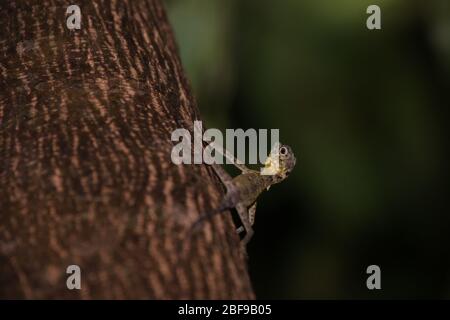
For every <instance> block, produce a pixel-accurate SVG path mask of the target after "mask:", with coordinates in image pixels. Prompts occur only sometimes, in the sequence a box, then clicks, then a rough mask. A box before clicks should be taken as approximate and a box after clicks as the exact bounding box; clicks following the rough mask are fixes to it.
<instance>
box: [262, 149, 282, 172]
mask: <svg viewBox="0 0 450 320" xmlns="http://www.w3.org/2000/svg"><path fill="white" fill-rule="evenodd" d="M264 168H265V169H266V170H267V172H270V173H272V174H273V175H279V174H280V173H282V169H283V168H282V166H281V165H280V159H279V157H278V155H272V154H271V155H269V157H267V159H266V162H265V163H264Z"/></svg>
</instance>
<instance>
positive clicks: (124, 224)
mask: <svg viewBox="0 0 450 320" xmlns="http://www.w3.org/2000/svg"><path fill="white" fill-rule="evenodd" d="M70 4H72V3H68V2H66V1H50V0H40V1H31V0H27V1H17V2H15V1H5V2H2V3H1V4H0V34H1V38H0V50H1V51H0V89H1V90H0V297H1V298H44V299H46V298H74V299H78V298H84V299H89V298H97V299H99V298H100V299H103V298H113V299H117V298H138V299H140V298H144V299H147V298H150V299H190V298H205V299H209V298H214V299H246V298H253V297H254V294H253V291H252V287H251V284H250V280H249V276H248V272H247V265H246V261H245V259H244V258H243V257H242V256H241V254H240V251H239V238H238V236H237V235H236V234H235V232H234V226H233V223H232V220H231V217H230V216H229V215H220V216H216V217H215V218H213V219H212V220H211V223H206V224H205V226H204V227H203V228H202V229H201V230H200V231H199V233H198V236H196V237H194V238H192V239H193V240H192V241H191V242H188V243H187V248H188V251H187V252H188V253H187V255H186V256H183V254H182V252H183V250H180V248H182V247H183V246H184V245H183V244H184V243H185V240H186V239H187V238H186V231H187V230H188V229H189V227H190V225H191V224H192V223H193V222H194V221H195V220H196V219H197V218H198V217H199V216H200V215H201V214H203V213H204V212H207V211H208V210H210V209H211V208H213V207H215V206H216V205H217V204H218V203H219V201H220V199H221V197H222V196H223V188H222V186H221V184H220V182H219V181H218V179H217V177H216V176H215V175H214V173H213V171H212V170H211V168H209V167H208V166H205V165H178V166H177V165H175V164H173V163H172V162H171V158H170V155H171V149H172V146H173V142H171V139H170V138H171V133H172V131H173V130H175V129H176V128H188V129H189V130H191V129H192V124H193V121H194V119H199V113H198V110H197V108H196V106H195V102H194V99H193V97H192V95H191V93H190V90H189V87H188V84H187V81H186V79H185V75H184V71H183V69H182V67H181V63H180V59H179V56H178V53H177V48H176V45H175V41H174V36H173V33H172V30H171V28H170V25H169V23H168V20H167V17H166V14H165V11H164V9H163V6H162V4H161V1H159V0H146V1H144V0H143V1H137V0H120V1H119V0H116V1H109V0H108V1H107V0H105V1H92V0H86V1H82V0H77V1H76V2H75V3H73V4H77V5H78V6H79V7H80V9H81V29H79V30H69V29H68V28H67V26H66V19H67V17H68V16H69V15H68V14H66V9H67V7H68V6H69V5H70ZM69 265H78V266H79V267H80V269H81V289H80V290H77V289H74V290H69V289H68V288H67V286H66V279H67V278H68V277H69V276H70V274H66V269H67V267H68V266H69Z"/></svg>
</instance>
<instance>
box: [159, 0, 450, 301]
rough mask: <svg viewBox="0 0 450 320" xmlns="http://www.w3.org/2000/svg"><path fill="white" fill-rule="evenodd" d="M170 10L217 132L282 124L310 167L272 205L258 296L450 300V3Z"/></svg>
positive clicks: (262, 219)
mask: <svg viewBox="0 0 450 320" xmlns="http://www.w3.org/2000/svg"><path fill="white" fill-rule="evenodd" d="M166 4H167V7H168V11H169V16H170V19H171V22H172V24H173V26H174V29H175V32H176V36H177V41H178V45H179V48H180V51H181V56H182V60H183V64H184V66H185V69H186V71H187V73H188V77H189V79H190V81H191V84H192V87H193V91H194V94H195V96H196V98H197V101H198V105H199V108H200V110H201V114H202V117H203V120H204V122H205V125H206V126H207V127H209V128H212V127H215V128H219V129H222V130H224V129H225V128H244V129H247V128H256V129H258V128H267V129H270V128H279V129H280V139H281V141H282V142H283V143H286V144H289V145H291V146H292V148H293V149H294V151H295V153H296V155H297V158H298V162H297V167H296V169H295V170H294V172H293V173H292V175H291V176H290V177H289V179H288V180H287V181H285V182H284V183H282V184H280V185H277V186H274V187H273V188H272V189H271V190H270V192H267V193H264V194H263V195H262V196H261V198H260V200H259V202H258V209H257V216H256V224H255V230H256V235H255V237H254V238H253V240H252V241H251V243H250V245H249V255H250V274H251V277H252V281H253V284H254V287H255V290H256V294H257V297H258V298H295V299H297V298H450V272H449V271H450V252H449V251H450V250H449V245H450V213H449V210H448V209H449V204H448V201H447V199H446V198H447V193H448V190H449V183H448V176H447V172H446V171H447V170H446V169H447V162H448V160H447V159H448V157H447V153H446V151H445V150H446V144H447V140H448V136H449V132H448V131H449V129H448V125H447V119H448V113H449V112H448V108H449V106H450V103H449V102H450V2H449V1H448V0H435V1H422V0H417V1H412V0H396V1H394V0H390V1H388V0H384V1H365V0H341V1H336V0H281V1H268V0H258V1H256V0H253V1H250V0H244V1H242V0H222V1H220V0H171V1H166ZM371 4H377V5H379V6H380V7H381V12H382V30H374V31H370V30H368V29H367V28H366V19H367V17H368V14H366V9H367V7H368V6H369V5H371ZM371 264H376V265H379V266H380V268H381V286H382V289H381V290H374V291H369V290H368V289H367V288H366V278H367V276H368V275H366V273H365V271H366V268H367V266H369V265H371Z"/></svg>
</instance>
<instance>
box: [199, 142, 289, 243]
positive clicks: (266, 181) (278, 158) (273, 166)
mask: <svg viewBox="0 0 450 320" xmlns="http://www.w3.org/2000/svg"><path fill="white" fill-rule="evenodd" d="M225 155H226V156H227V157H230V155H229V154H228V152H227V151H226V150H225ZM234 160H235V161H234V162H233V164H234V165H235V166H236V167H237V168H238V169H239V170H241V172H242V173H241V174H240V175H238V176H236V177H234V178H232V177H231V176H230V175H229V174H228V173H227V172H226V171H225V170H224V169H223V168H222V167H221V166H220V165H218V164H212V166H213V169H214V171H215V172H216V174H217V175H218V176H219V178H220V180H221V181H222V183H223V184H224V185H225V187H226V189H227V193H226V195H225V197H224V198H223V200H222V202H221V204H220V205H219V207H218V208H217V209H216V210H214V211H212V212H210V213H208V214H205V215H204V216H202V217H200V218H199V219H198V220H197V221H196V222H195V223H194V224H193V226H192V228H191V230H195V229H196V228H198V227H199V226H200V225H201V223H202V222H204V221H205V220H206V219H208V218H209V217H211V216H213V215H215V214H218V213H221V212H223V211H225V210H226V209H231V208H236V210H237V212H238V214H239V218H240V220H241V222H242V225H243V226H241V227H239V228H238V229H237V232H241V231H243V230H245V231H246V234H245V236H244V238H243V239H242V241H241V244H242V247H243V248H244V249H245V247H246V245H247V243H248V242H249V241H250V239H251V237H252V236H253V233H254V231H253V228H252V226H253V223H254V222H255V212H256V200H257V198H258V196H259V195H260V194H261V193H262V192H263V191H264V190H265V189H267V190H268V189H269V188H270V186H272V185H273V184H276V183H279V182H281V181H283V180H284V179H286V178H287V177H288V176H289V174H290V173H291V171H292V170H293V168H294V166H295V163H296V159H295V156H294V153H293V151H292V149H291V148H290V147H289V146H287V145H282V144H276V145H275V147H274V148H273V150H272V151H271V152H270V155H269V157H268V158H267V160H266V162H265V167H264V169H267V170H272V174H264V175H263V174H261V173H260V172H259V171H256V170H251V169H249V168H247V167H246V166H245V165H243V164H238V163H237V161H236V159H234Z"/></svg>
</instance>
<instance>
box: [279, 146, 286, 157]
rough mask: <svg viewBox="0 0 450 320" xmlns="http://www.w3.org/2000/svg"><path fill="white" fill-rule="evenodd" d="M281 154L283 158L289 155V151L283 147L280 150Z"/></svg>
mask: <svg viewBox="0 0 450 320" xmlns="http://www.w3.org/2000/svg"><path fill="white" fill-rule="evenodd" d="M280 154H281V155H282V156H285V155H287V149H286V147H281V148H280Z"/></svg>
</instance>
